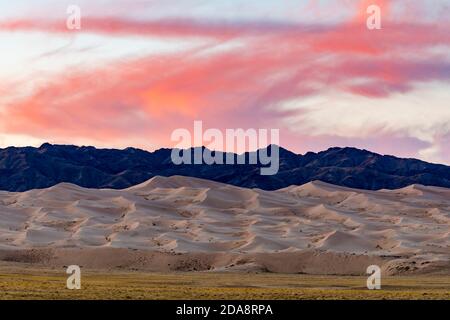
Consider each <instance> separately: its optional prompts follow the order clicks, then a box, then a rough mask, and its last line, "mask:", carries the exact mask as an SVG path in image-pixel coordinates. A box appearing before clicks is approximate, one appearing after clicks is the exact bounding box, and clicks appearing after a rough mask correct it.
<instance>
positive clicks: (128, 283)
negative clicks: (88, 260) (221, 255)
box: [0, 267, 450, 300]
mask: <svg viewBox="0 0 450 320" xmlns="http://www.w3.org/2000/svg"><path fill="white" fill-rule="evenodd" d="M67 276H68V275H66V274H65V270H64V269H61V270H49V269H37V268H18V267H6V268H5V267H0V299H75V300H76V299H193V300H196V299H230V300H235V299H236V300H245V299H263V300H265V299H270V300H271V299H296V300H300V299H447V300H450V277H449V276H419V277H417V276H404V277H387V278H383V279H382V290H368V289H367V288H366V278H365V277H358V276H344V277H343V276H318V275H304V274H300V275H293V274H274V273H259V274H255V273H213V272H190V273H164V274H163V273H143V272H118V271H111V272H109V273H108V272H106V271H102V272H99V271H89V270H82V277H81V286H82V288H81V290H68V289H67V288H66V279H67Z"/></svg>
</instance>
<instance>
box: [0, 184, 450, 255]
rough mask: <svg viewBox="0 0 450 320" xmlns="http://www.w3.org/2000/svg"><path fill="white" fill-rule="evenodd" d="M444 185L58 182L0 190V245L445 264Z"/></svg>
mask: <svg viewBox="0 0 450 320" xmlns="http://www.w3.org/2000/svg"><path fill="white" fill-rule="evenodd" d="M449 233H450V189H445V188H436V187H425V186H420V185H412V186H410V187H406V188H402V189H399V190H380V191H365V190H357V189H350V188H345V187H338V186H334V185H330V184H327V183H323V182H320V181H314V182H311V183H308V184H305V185H302V186H291V187H288V188H284V189H280V190H277V191H263V190H259V189H245V188H240V187H235V186H231V185H227V184H222V183H218V182H212V181H208V180H202V179H197V178H190V177H182V176H173V177H167V178H166V177H154V178H152V179H150V180H149V181H147V182H144V183H142V184H139V185H136V186H134V187H131V188H127V189H123V190H112V189H85V188H81V187H78V186H75V185H71V184H67V183H63V184H58V185H56V186H54V187H51V188H48V189H41V190H31V191H27V192H23V193H9V192H1V193H0V249H5V250H9V249H16V250H18V249H32V248H103V247H108V248H124V249H139V250H150V251H151V250H154V251H160V252H166V253H192V252H203V253H233V254H239V253H253V254H255V253H282V252H295V251H302V250H321V251H326V252H336V253H349V254H370V255H377V256H394V255H395V256H399V255H400V256H402V257H406V258H410V257H412V256H424V255H426V256H427V257H429V259H432V260H433V261H434V260H436V259H437V260H439V261H448V260H449V255H450V238H449V237H448V234H449Z"/></svg>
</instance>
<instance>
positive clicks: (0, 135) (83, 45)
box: [0, 0, 450, 164]
mask: <svg viewBox="0 0 450 320" xmlns="http://www.w3.org/2000/svg"><path fill="white" fill-rule="evenodd" d="M371 4H376V5H378V6H379V7H380V8H381V23H382V28H381V29H380V30H369V29H368V28H367V27H366V20H367V18H368V16H369V15H368V14H367V12H366V9H367V7H368V6H369V5H371ZM69 5H77V6H78V7H79V8H80V9H81V29H79V30H69V29H68V28H67V27H66V21H67V19H68V17H69V14H67V8H68V6H69ZM449 17H450V0H434V1H423V0H360V1H359V0H303V1H302V0H284V1H283V0H130V1H129V0H109V1H106V0H103V1H95V2H94V1H87V0H70V1H66V0H15V1H10V0H0V147H6V146H25V145H32V146H39V145H40V144H42V143H44V142H50V143H59V144H76V145H94V146H97V147H115V148H125V147H138V148H143V149H147V150H155V149H158V148H161V147H173V146H174V145H175V144H176V143H175V142H173V141H171V140H170V138H171V133H172V132H173V131H174V130H175V129H178V128H187V129H191V130H192V128H193V123H194V121H195V120H202V121H203V127H204V128H218V129H220V130H225V129H228V128H244V129H248V128H255V129H258V128H268V129H272V128H273V129H279V130H280V144H281V145H282V146H283V147H285V148H287V149H289V150H291V151H294V152H297V153H305V152H307V151H321V150H324V149H327V148H329V147H334V146H341V147H343V146H352V147H358V148H364V149H368V150H371V151H375V152H378V153H382V154H392V155H396V156H400V157H414V158H419V159H423V160H426V161H430V162H437V163H445V164H450V148H449V147H448V146H449V145H450V90H449V89H450V88H449V84H450V50H449V49H450V19H449Z"/></svg>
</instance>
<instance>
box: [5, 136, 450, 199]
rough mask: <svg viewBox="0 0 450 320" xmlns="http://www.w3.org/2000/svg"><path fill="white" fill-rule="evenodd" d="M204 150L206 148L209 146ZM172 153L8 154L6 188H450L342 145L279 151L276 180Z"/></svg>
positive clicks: (419, 164)
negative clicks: (190, 182) (190, 180)
mask: <svg viewBox="0 0 450 320" xmlns="http://www.w3.org/2000/svg"><path fill="white" fill-rule="evenodd" d="M272 147H273V145H269V146H268V147H267V148H268V149H271V148H272ZM198 148H201V149H202V151H204V150H205V147H198ZM193 151H194V149H193V148H191V152H193ZM171 153H172V149H167V148H163V149H159V150H156V151H154V152H148V151H145V150H141V149H137V148H126V149H123V150H118V149H97V148H95V147H91V146H82V147H78V146H74V145H55V144H49V143H45V144H43V145H42V146H40V147H39V148H33V147H24V148H13V147H10V148H6V149H0V189H1V190H8V191H25V190H29V189H35V188H45V187H50V186H53V185H55V184H58V183H61V182H69V183H73V184H77V185H79V186H82V187H89V188H116V189H120V188H126V187H129V186H132V185H136V184H138V183H141V182H144V181H146V180H148V179H150V178H152V177H154V176H157V175H160V176H173V175H182V176H191V177H198V178H203V179H210V180H214V181H219V182H224V183H229V184H233V185H237V186H242V187H250V188H255V187H256V188H260V189H266V190H273V189H279V188H283V187H287V186H289V185H300V184H304V183H307V182H310V181H314V180H321V181H323V182H327V183H332V184H336V185H342V186H347V187H353V188H362V189H370V190H377V189H396V188H401V187H405V186H408V185H411V184H422V185H431V186H440V187H450V167H448V166H445V165H438V164H431V163H427V162H424V161H420V160H416V159H401V158H396V157H393V156H384V155H380V154H377V153H373V152H370V151H367V150H361V149H357V148H353V147H343V148H340V147H334V148H330V149H328V150H325V151H321V152H318V153H314V152H308V153H306V154H305V155H299V154H295V153H293V152H291V151H289V150H287V149H285V148H282V147H279V156H280V162H279V165H280V167H279V171H278V173H277V174H275V175H272V176H261V175H260V170H259V169H260V168H261V165H260V164H254V165H253V164H245V165H223V166H222V165H207V164H205V163H203V164H196V165H190V164H182V165H175V164H174V163H173V162H172V160H171ZM269 153H270V151H269Z"/></svg>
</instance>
